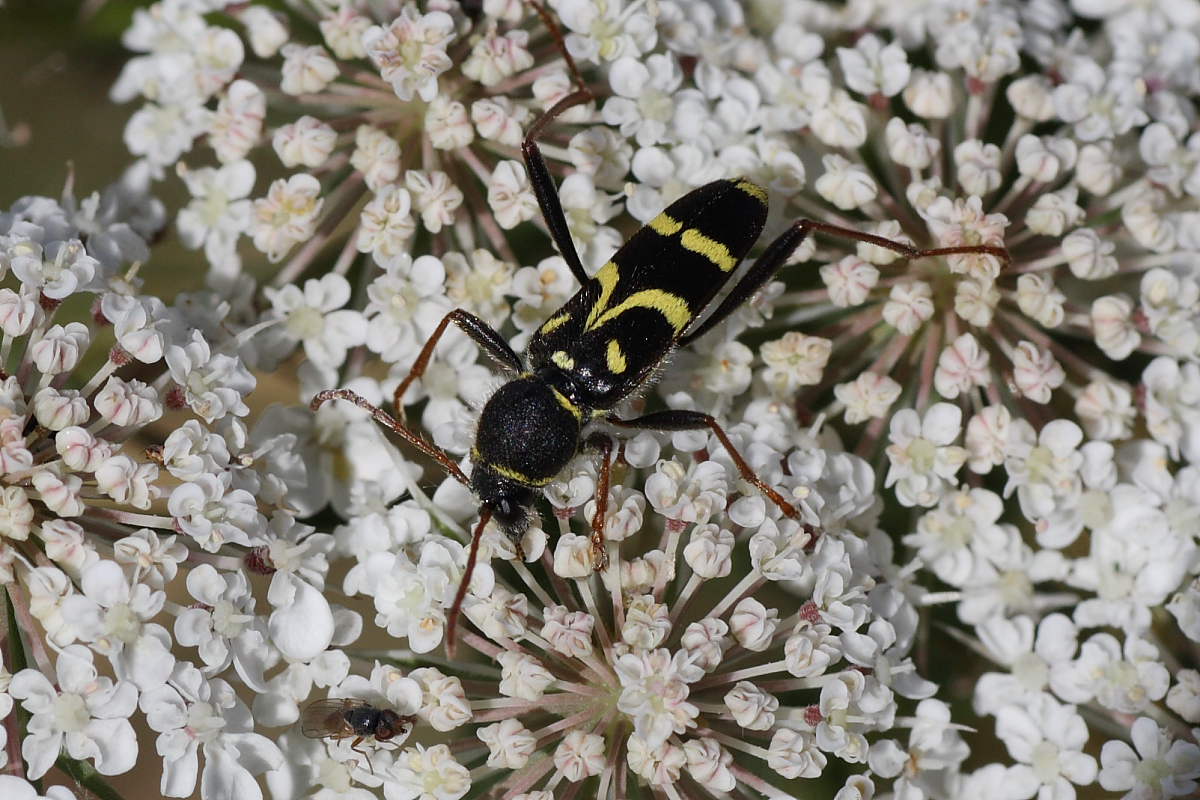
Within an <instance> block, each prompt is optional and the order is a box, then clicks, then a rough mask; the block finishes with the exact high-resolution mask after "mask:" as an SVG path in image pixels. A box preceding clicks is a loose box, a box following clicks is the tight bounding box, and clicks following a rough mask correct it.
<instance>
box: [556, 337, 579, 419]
mask: <svg viewBox="0 0 1200 800" xmlns="http://www.w3.org/2000/svg"><path fill="white" fill-rule="evenodd" d="M560 352H561V351H560ZM550 391H552V392H554V399H555V400H557V401H558V404H559V405H560V406H562V407H563V408H565V409H566V410H567V411H569V412H570V413H571V416H573V417H574V418H575V419H576V420H577V421H578V422H583V412H582V411H580V410H579V406H577V405H575V404H574V403H572V402H571V398H569V397H567V396H566V395H565V394H563V393H562V392H560V391H559V390H558V389H555V388H554V387H553V386H551V387H550Z"/></svg>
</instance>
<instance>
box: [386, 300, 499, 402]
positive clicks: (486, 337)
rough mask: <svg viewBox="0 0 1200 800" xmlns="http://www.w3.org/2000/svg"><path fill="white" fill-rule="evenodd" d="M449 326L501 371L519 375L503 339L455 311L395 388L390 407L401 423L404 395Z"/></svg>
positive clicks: (468, 314) (476, 319)
mask: <svg viewBox="0 0 1200 800" xmlns="http://www.w3.org/2000/svg"><path fill="white" fill-rule="evenodd" d="M451 322H453V323H454V324H455V325H457V326H458V327H459V328H460V329H461V330H462V332H463V333H465V334H466V335H467V336H470V337H471V339H472V340H473V341H474V342H475V344H477V345H479V346H480V347H481V348H483V350H484V352H486V353H487V354H488V355H489V356H491V357H492V359H493V360H495V361H496V362H498V363H499V364H500V365H501V366H502V367H504V368H505V369H507V370H509V371H510V372H520V371H521V358H520V357H519V356H518V355H517V354H516V353H514V352H513V349H512V347H510V346H509V344H508V342H506V341H504V337H502V336H501V335H500V334H498V333H496V331H495V330H494V329H493V328H492V327H491V326H490V325H488V324H487V323H486V322H484V321H483V320H481V319H480V318H479V317H477V316H475V315H474V314H472V313H471V312H469V311H464V310H463V309H461V308H456V309H454V310H453V311H451V312H450V313H449V314H447V315H446V316H444V317H442V321H441V322H439V323H438V326H437V328H435V329H434V331H433V334H432V335H431V336H430V337H429V338H428V339H427V340H426V341H425V346H424V347H422V348H421V352H420V354H419V355H418V356H417V360H416V361H414V362H413V365H412V367H411V368H410V369H409V370H408V374H407V375H405V376H404V380H402V381H400V383H399V384H398V385H397V386H396V391H395V393H394V394H393V395H392V405H393V406H395V408H396V415H397V416H399V417H400V419H404V402H403V400H404V393H405V392H407V391H408V387H409V386H411V385H412V382H413V381H415V380H416V379H417V378H419V377H421V376H422V375H424V374H425V369H426V367H428V366H429V359H430V358H431V357H432V356H433V348H434V347H435V346H436V345H437V343H438V340H439V339H441V338H442V334H443V333H445V332H446V326H447V325H449V324H450V323H451Z"/></svg>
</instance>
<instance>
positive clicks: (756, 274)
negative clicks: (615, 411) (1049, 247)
mask: <svg viewBox="0 0 1200 800" xmlns="http://www.w3.org/2000/svg"><path fill="white" fill-rule="evenodd" d="M812 232H817V233H825V234H828V235H830V236H839V237H841V238H843V239H853V240H855V241H859V242H865V243H867V244H873V245H875V246H876V247H883V248H886V249H888V250H892V251H894V252H897V253H899V254H901V255H902V256H904V257H905V258H909V259H913V258H931V257H934V256H951V255H961V254H966V253H979V254H983V255H989V256H995V257H996V258H999V259H1001V260H1002V261H1004V263H1005V264H1011V263H1012V256H1011V255H1009V252H1008V250H1006V249H1005V248H1003V247H993V246H991V245H985V244H977V245H962V246H960V247H934V248H930V249H926V250H922V249H920V248H916V247H910V246H909V245H906V244H904V243H903V242H896V241H893V240H891V239H887V238H885V237H883V236H876V235H875V234H873V233H863V232H862V231H856V230H854V229H853V228H843V227H841V226H839V225H830V224H828V223H825V222H817V221H815V220H811V219H801V220H797V221H796V222H793V223H792V225H791V226H790V227H789V228H788V229H787V230H785V231H784V232H783V233H781V234H779V236H778V237H777V238H776V239H775V240H774V241H773V242H771V243H770V244H769V245H767V249H766V250H765V251H763V254H762V255H761V256H759V257H758V260H757V261H755V262H754V264H753V265H752V266H751V267H750V269H748V270H747V271H746V274H745V275H743V276H742V277H741V279H740V280H739V281H738V282H737V284H736V285H735V286H734V287H733V289H732V290H730V292H729V294H727V295H726V296H725V299H724V300H722V301H721V304H720V305H719V306H717V308H716V310H715V311H713V312H712V313H711V314H709V315H708V316H707V317H705V318H704V321H703V322H701V323H700V324H699V325H697V326H696V327H695V328H693V329H692V330H691V331H689V332H688V333H687V334H686V335H684V336H682V337H680V339H679V341H678V342H677V344H678V346H679V347H686V346H687V345H689V344H691V343H692V342H694V341H696V340H697V339H699V338H700V337H701V336H703V335H704V334H706V333H708V332H709V331H710V330H712V329H713V328H714V327H716V326H717V325H718V324H720V323H721V321H722V320H724V319H725V318H727V317H728V316H729V315H730V314H732V313H733V312H734V311H736V310H737V309H738V308H740V307H741V306H742V305H743V304H744V303H745V302H746V301H747V300H749V299H750V297H751V295H753V294H754V293H755V292H757V291H758V290H759V289H761V288H762V287H763V285H764V284H765V283H766V282H767V281H769V280H770V279H771V278H772V277H774V275H775V273H776V272H778V271H779V270H780V268H782V267H783V264H784V262H785V261H787V260H788V257H789V256H791V254H792V253H794V252H795V251H796V248H797V247H799V246H800V244H801V243H802V242H803V241H804V240H805V239H806V238H808V235H809V234H810V233H812Z"/></svg>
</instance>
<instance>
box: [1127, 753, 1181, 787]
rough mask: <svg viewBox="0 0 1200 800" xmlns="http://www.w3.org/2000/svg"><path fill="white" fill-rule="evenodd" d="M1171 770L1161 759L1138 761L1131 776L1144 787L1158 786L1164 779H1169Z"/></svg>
mask: <svg viewBox="0 0 1200 800" xmlns="http://www.w3.org/2000/svg"><path fill="white" fill-rule="evenodd" d="M1172 772H1173V770H1172V769H1171V765H1170V764H1168V763H1167V762H1166V760H1164V759H1161V758H1153V759H1146V760H1145V761H1139V762H1138V765H1137V766H1136V767H1134V768H1133V776H1134V777H1135V778H1137V782H1138V783H1139V784H1142V785H1144V786H1159V785H1161V782H1162V781H1163V779H1164V778H1169V777H1171V775H1172Z"/></svg>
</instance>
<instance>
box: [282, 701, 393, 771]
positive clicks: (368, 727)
mask: <svg viewBox="0 0 1200 800" xmlns="http://www.w3.org/2000/svg"><path fill="white" fill-rule="evenodd" d="M415 722H416V718H415V717H411V716H401V715H400V714H397V713H396V712H395V711H393V710H391V709H390V708H379V707H377V706H373V705H371V704H370V703H369V702H367V701H366V700H359V699H357V698H354V697H328V698H326V699H324V700H317V701H315V702H312V703H309V704H308V705H307V706H305V707H304V710H303V711H301V712H300V731H301V732H302V733H303V734H304V735H305V736H307V737H308V738H310V739H333V740H335V741H336V740H340V739H349V738H351V737H353V738H354V741H353V742H352V743H351V744H350V749H351V750H353V751H354V752H356V753H362V755H363V757H364V758H366V759H367V768H368V769H370V770H371V771H372V772H374V771H375V770H374V769H373V768H372V767H371V757H370V756H369V755H368V754H367V751H366V750H363V749H361V748H360V747H359V745H360V744H362V742H363V741H364V740H365V739H375V741H377V742H389V741H393V740H394V741H395V743H396V744H399V743H400V742H403V741H404V740H405V739H407V738H408V735H409V734H410V733H412V729H413V724H414V723H415Z"/></svg>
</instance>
